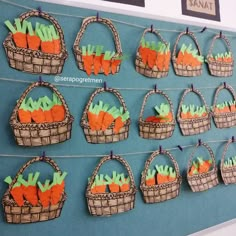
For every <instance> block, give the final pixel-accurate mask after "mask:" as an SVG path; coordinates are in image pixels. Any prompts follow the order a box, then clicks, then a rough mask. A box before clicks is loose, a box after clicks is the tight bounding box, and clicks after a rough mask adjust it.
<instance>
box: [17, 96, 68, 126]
mask: <svg viewBox="0 0 236 236" xmlns="http://www.w3.org/2000/svg"><path fill="white" fill-rule="evenodd" d="M65 113H66V112H65V107H64V105H63V104H62V102H61V100H60V99H59V97H58V96H57V95H56V94H55V93H53V96H52V100H51V99H50V98H49V97H47V96H44V97H40V98H39V99H38V100H33V99H32V98H31V97H29V98H28V99H26V98H25V99H24V100H23V101H22V103H21V105H20V108H19V110H18V118H19V121H20V122H21V123H31V122H35V123H48V122H60V121H63V120H64V119H65V115H66V114H65Z"/></svg>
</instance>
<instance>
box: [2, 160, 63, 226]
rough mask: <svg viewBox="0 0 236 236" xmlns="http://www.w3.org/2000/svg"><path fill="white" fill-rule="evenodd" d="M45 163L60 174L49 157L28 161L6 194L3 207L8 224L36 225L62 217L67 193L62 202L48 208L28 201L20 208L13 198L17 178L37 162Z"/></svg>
mask: <svg viewBox="0 0 236 236" xmlns="http://www.w3.org/2000/svg"><path fill="white" fill-rule="evenodd" d="M39 161H43V162H46V163H48V164H49V165H51V166H52V167H53V168H54V169H55V171H57V172H60V173H61V171H60V169H59V167H58V166H57V164H56V163H55V162H54V161H53V160H52V159H50V158H48V157H35V158H33V159H32V160H30V161H28V162H27V163H26V164H25V165H24V166H23V167H22V168H21V169H20V170H19V171H18V173H17V175H16V176H15V178H14V179H13V181H12V183H11V184H10V185H9V188H8V189H7V191H6V192H5V194H4V196H3V199H2V205H3V210H4V214H5V218H6V221H7V223H13V224H24V223H34V222H41V221H47V220H53V219H55V218H57V217H59V216H60V214H61V211H62V208H63V205H64V202H65V200H66V193H65V192H64V193H63V195H62V198H61V200H60V201H59V202H58V204H56V205H49V206H48V207H43V206H42V205H41V204H40V203H38V205H36V206H32V205H31V204H30V203H29V202H28V201H26V200H25V201H24V205H23V206H22V207H20V206H18V205H17V204H16V203H15V201H14V199H13V198H12V197H11V194H10V191H11V189H12V187H13V185H14V184H15V183H16V181H17V178H18V177H19V175H20V174H22V173H23V172H24V170H25V169H26V168H27V167H28V166H29V165H31V164H33V163H35V162H39Z"/></svg>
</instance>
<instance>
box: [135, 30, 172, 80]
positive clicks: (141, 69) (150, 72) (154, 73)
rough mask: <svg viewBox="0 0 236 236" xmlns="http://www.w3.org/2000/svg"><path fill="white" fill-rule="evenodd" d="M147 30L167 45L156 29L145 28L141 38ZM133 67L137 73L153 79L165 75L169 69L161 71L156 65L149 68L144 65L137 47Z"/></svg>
mask: <svg viewBox="0 0 236 236" xmlns="http://www.w3.org/2000/svg"><path fill="white" fill-rule="evenodd" d="M147 32H149V33H153V34H155V35H156V36H157V37H159V38H160V40H161V42H162V43H164V44H165V45H166V46H167V45H168V43H167V42H166V41H165V40H164V39H163V38H162V36H161V35H160V33H159V32H158V31H157V30H152V29H145V30H144V32H143V35H142V38H143V37H144V36H145V34H146V33H147ZM139 45H140V44H139ZM135 68H136V71H137V72H138V73H140V74H142V75H144V76H147V77H149V78H153V79H156V78H158V79H159V78H163V77H166V76H168V72H169V70H163V71H160V70H158V68H157V66H156V65H155V66H154V67H153V68H150V67H149V66H148V65H147V64H146V65H144V63H143V62H142V58H141V55H140V54H139V50H138V49H137V53H136V59H135Z"/></svg>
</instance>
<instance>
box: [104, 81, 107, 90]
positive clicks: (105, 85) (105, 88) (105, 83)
mask: <svg viewBox="0 0 236 236" xmlns="http://www.w3.org/2000/svg"><path fill="white" fill-rule="evenodd" d="M103 88H104V90H105V91H106V90H107V82H104V83H103Z"/></svg>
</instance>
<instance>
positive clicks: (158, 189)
mask: <svg viewBox="0 0 236 236" xmlns="http://www.w3.org/2000/svg"><path fill="white" fill-rule="evenodd" d="M160 154H163V155H165V156H167V157H168V158H169V159H170V160H171V162H172V163H173V166H174V169H175V171H176V179H175V180H174V181H172V182H169V183H163V184H156V185H153V186H147V185H146V184H145V180H146V176H147V172H148V169H149V167H150V165H151V163H152V161H153V160H154V158H156V157H157V156H158V155H160ZM181 183H182V177H181V176H180V173H179V166H178V163H177V162H176V160H175V159H174V157H173V156H172V154H171V153H170V152H168V151H166V150H162V151H161V153H160V151H159V150H158V151H155V152H153V153H152V155H151V156H150V157H149V158H148V159H147V160H146V162H145V167H144V171H143V172H142V177H141V184H140V189H141V191H142V193H143V199H144V202H145V203H158V202H163V201H167V200H170V199H173V198H175V197H177V196H178V195H179V192H180V185H181Z"/></svg>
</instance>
